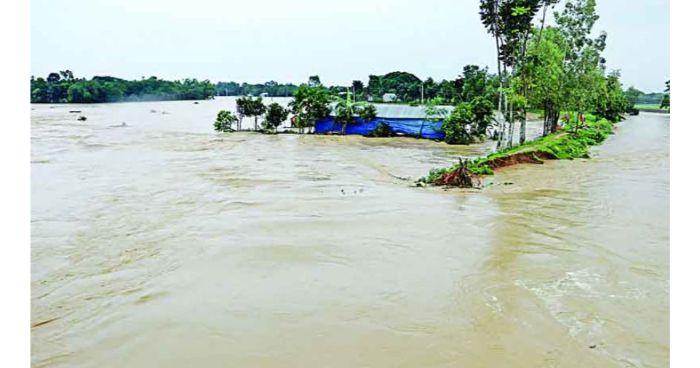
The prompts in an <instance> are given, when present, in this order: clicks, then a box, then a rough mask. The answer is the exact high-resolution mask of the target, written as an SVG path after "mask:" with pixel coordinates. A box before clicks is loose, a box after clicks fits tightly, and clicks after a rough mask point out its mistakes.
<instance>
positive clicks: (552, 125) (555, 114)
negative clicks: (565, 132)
mask: <svg viewBox="0 0 700 368" xmlns="http://www.w3.org/2000/svg"><path fill="white" fill-rule="evenodd" d="M560 115H561V112H560V111H559V110H556V111H552V120H551V122H550V127H549V128H550V129H551V132H552V133H555V132H556V131H557V127H558V126H559V116H560Z"/></svg>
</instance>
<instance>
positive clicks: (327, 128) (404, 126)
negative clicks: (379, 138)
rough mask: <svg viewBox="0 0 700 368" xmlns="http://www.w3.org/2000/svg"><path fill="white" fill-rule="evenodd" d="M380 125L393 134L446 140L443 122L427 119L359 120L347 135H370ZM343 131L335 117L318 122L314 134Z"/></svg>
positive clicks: (346, 132)
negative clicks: (383, 125) (386, 126)
mask: <svg viewBox="0 0 700 368" xmlns="http://www.w3.org/2000/svg"><path fill="white" fill-rule="evenodd" d="M379 124H386V125H388V126H389V127H390V128H391V130H392V132H394V134H397V135H408V136H413V137H421V138H427V139H438V140H443V139H445V133H444V132H443V131H442V120H439V121H432V120H427V119H392V118H376V119H373V120H370V121H367V122H364V121H361V120H360V119H357V120H356V123H355V124H348V126H347V127H346V128H345V134H358V135H368V134H370V133H371V132H372V131H373V130H374V129H375V128H377V126H378V125H379ZM342 129H343V125H342V124H339V123H336V122H335V119H334V118H333V117H327V118H325V119H321V120H318V121H317V122H316V124H315V126H314V132H315V133H317V134H327V133H339V132H341V131H342Z"/></svg>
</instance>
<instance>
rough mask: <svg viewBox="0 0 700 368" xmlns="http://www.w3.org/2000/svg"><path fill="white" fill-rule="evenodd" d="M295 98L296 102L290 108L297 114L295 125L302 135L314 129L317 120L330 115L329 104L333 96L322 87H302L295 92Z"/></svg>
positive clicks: (290, 104) (291, 103)
mask: <svg viewBox="0 0 700 368" xmlns="http://www.w3.org/2000/svg"><path fill="white" fill-rule="evenodd" d="M293 96H294V100H292V101H291V102H290V103H289V107H290V109H291V111H292V113H294V114H295V116H294V118H293V120H294V125H296V127H297V128H299V132H300V133H301V132H303V131H304V129H306V128H309V127H313V126H314V124H315V123H316V121H317V120H320V119H323V118H325V117H327V116H328V115H329V114H330V108H329V107H328V104H329V103H330V101H331V96H330V94H329V93H328V90H327V89H326V88H325V87H323V86H322V85H321V86H318V87H310V86H309V85H301V86H299V88H297V89H296V90H295V91H294V93H293Z"/></svg>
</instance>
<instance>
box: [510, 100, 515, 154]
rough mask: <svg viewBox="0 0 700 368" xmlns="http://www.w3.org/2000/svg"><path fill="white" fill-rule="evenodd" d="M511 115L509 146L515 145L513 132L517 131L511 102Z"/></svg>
mask: <svg viewBox="0 0 700 368" xmlns="http://www.w3.org/2000/svg"><path fill="white" fill-rule="evenodd" d="M508 114H509V115H510V119H509V120H510V126H509V127H508V148H512V147H513V133H514V132H515V124H514V123H515V122H514V121H513V103H512V102H511V103H510V110H509V111H508Z"/></svg>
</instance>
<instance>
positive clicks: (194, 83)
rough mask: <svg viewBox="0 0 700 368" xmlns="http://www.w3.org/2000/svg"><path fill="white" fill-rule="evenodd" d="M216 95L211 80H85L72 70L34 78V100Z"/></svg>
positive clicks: (167, 98) (185, 97)
mask: <svg viewBox="0 0 700 368" xmlns="http://www.w3.org/2000/svg"><path fill="white" fill-rule="evenodd" d="M215 94H216V87H215V86H214V85H213V84H212V83H210V82H209V81H208V80H205V81H198V80H196V79H183V80H178V81H168V80H163V79H158V78H156V77H150V78H144V79H141V80H132V81H130V80H125V79H120V78H115V77H109V76H95V77H93V78H92V79H85V78H75V77H74V76H73V72H71V71H70V70H64V71H61V72H58V73H51V74H49V75H48V77H47V78H46V79H44V78H34V76H32V78H31V102H32V103H65V102H71V103H94V102H118V101H160V100H203V99H208V98H212V97H213V96H214V95H215Z"/></svg>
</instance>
